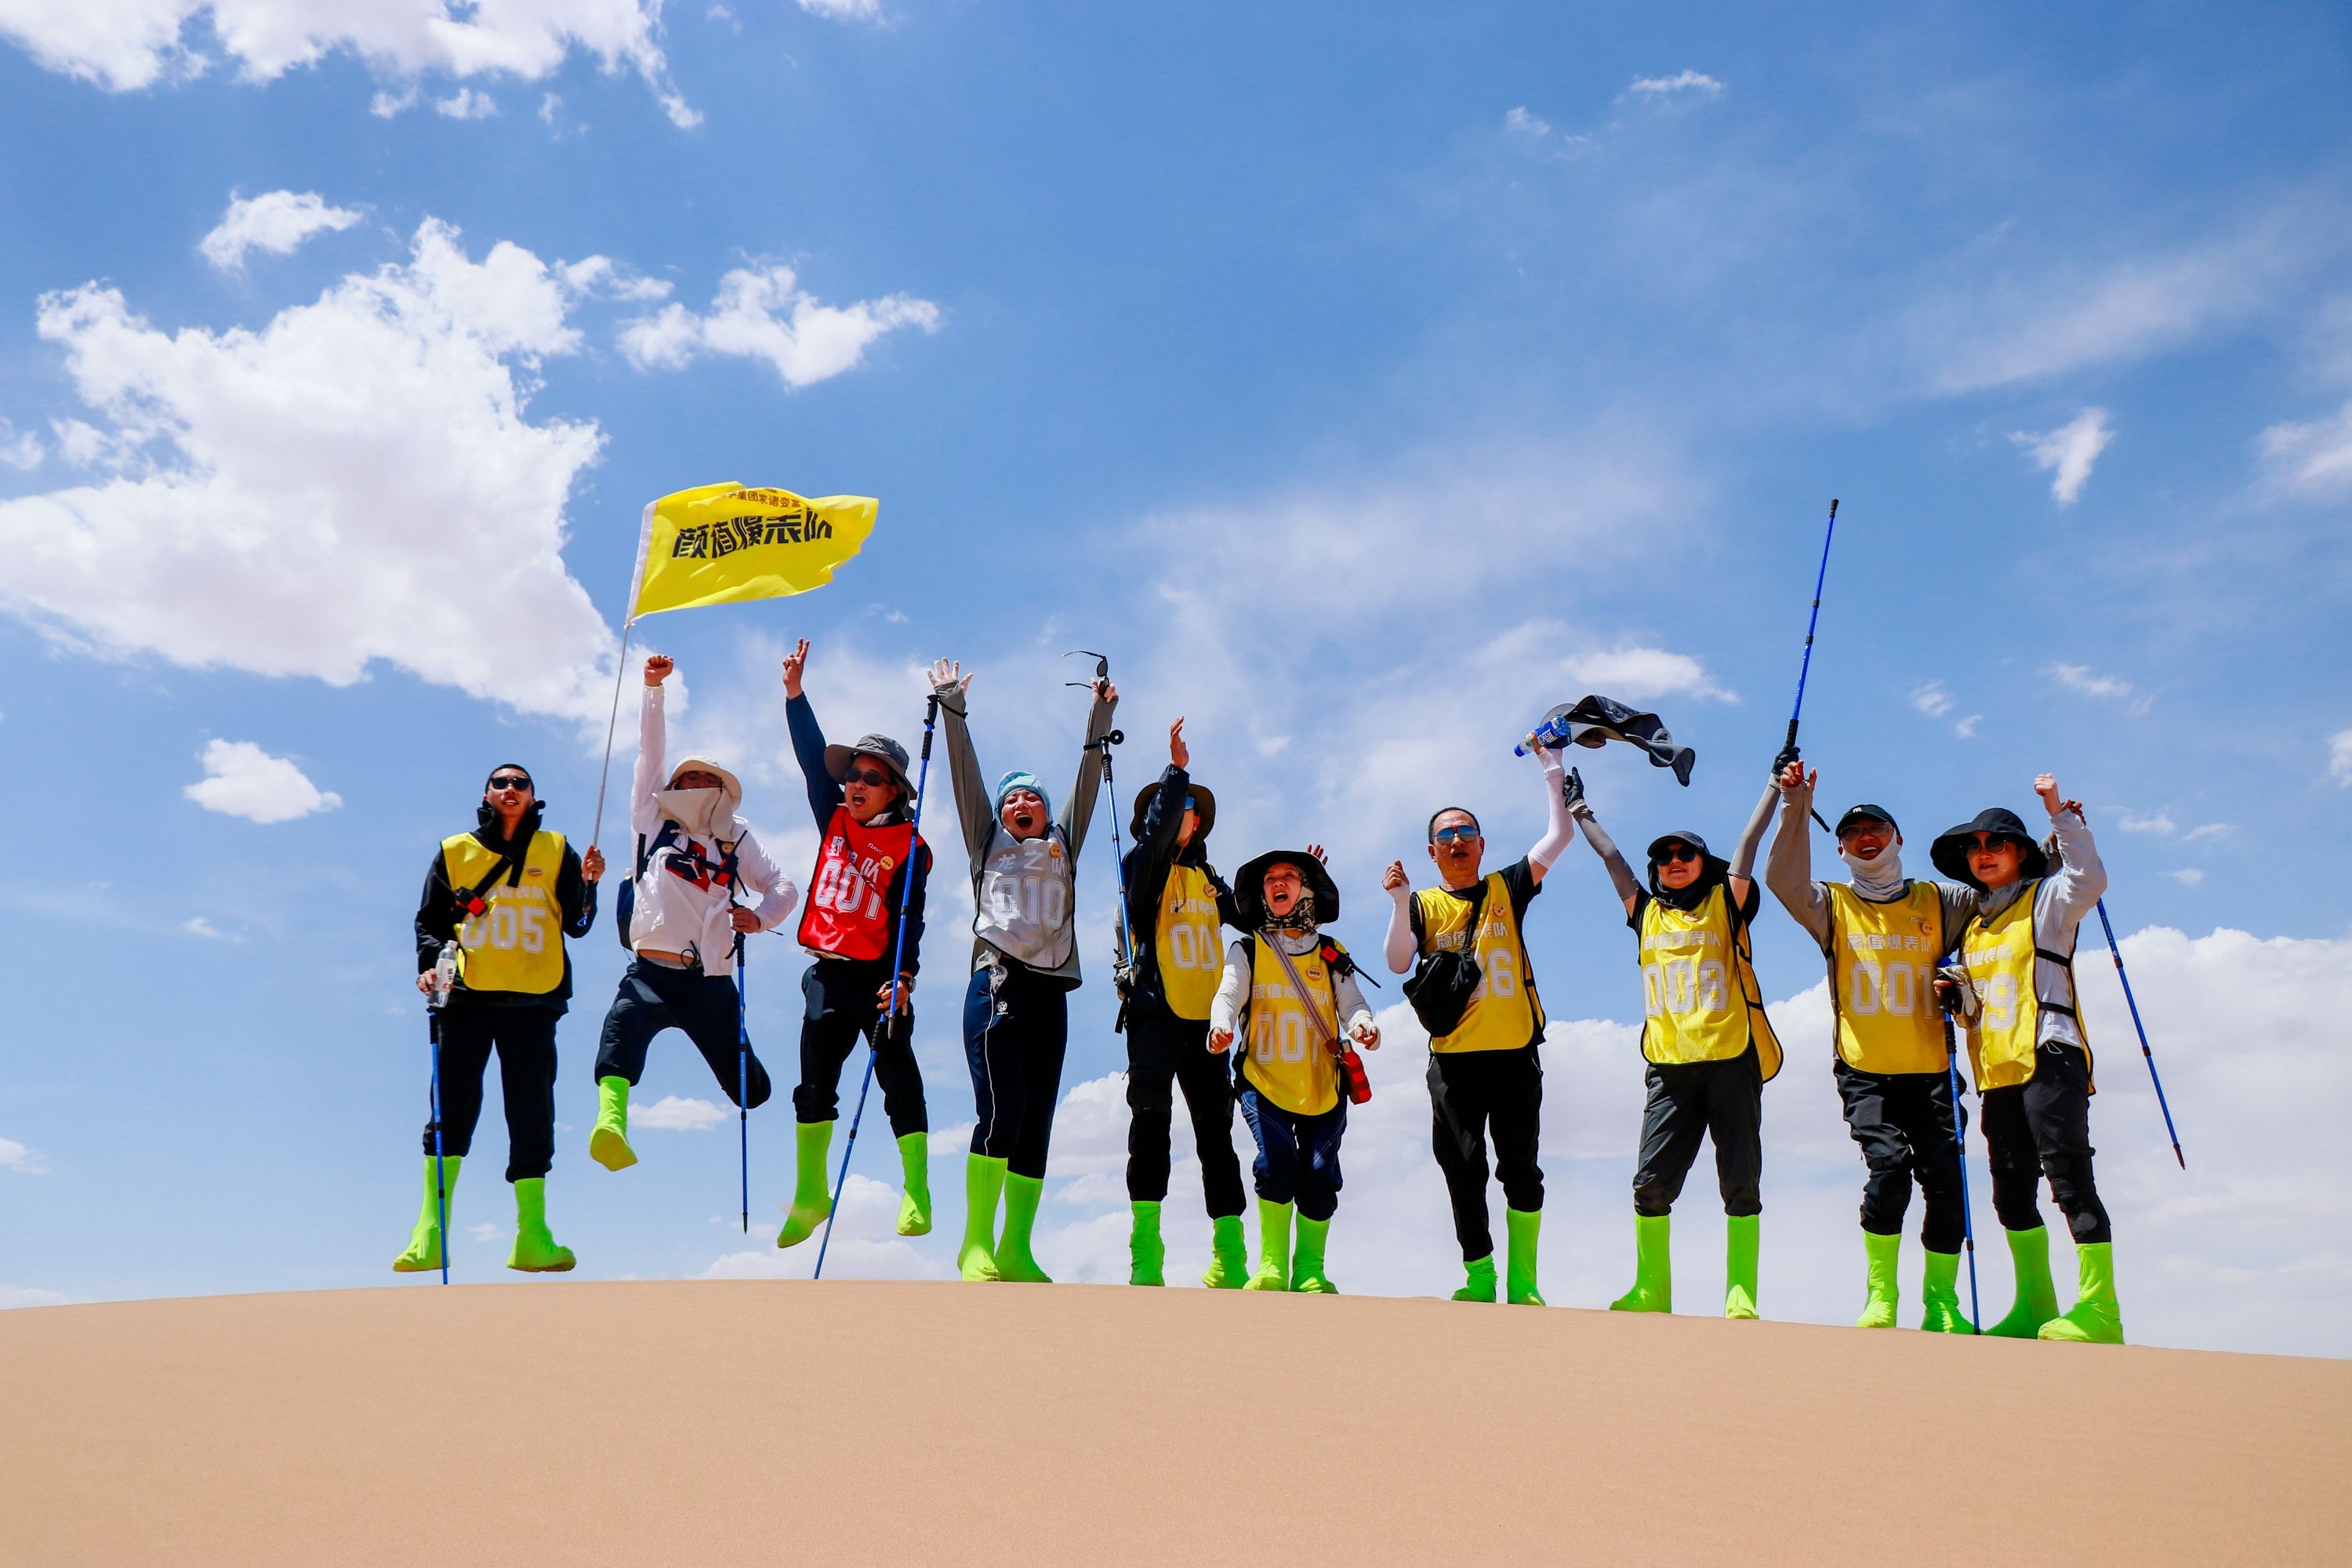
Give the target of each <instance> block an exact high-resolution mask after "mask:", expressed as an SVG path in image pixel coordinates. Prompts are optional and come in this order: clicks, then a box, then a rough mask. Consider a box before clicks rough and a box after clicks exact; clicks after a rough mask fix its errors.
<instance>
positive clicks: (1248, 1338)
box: [0, 1281, 2352, 1565]
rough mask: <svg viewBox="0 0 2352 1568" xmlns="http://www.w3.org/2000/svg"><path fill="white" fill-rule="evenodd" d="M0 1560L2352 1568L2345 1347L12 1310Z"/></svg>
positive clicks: (881, 1313)
mask: <svg viewBox="0 0 2352 1568" xmlns="http://www.w3.org/2000/svg"><path fill="white" fill-rule="evenodd" d="M0 1391H5V1393H0V1541H5V1552H0V1556H5V1559H6V1560H7V1561H8V1562H10V1563H23V1564H27V1565H33V1564H40V1565H47V1564H65V1563H107V1564H115V1565H120V1564H130V1563H238V1564H275V1563H289V1564H305V1565H315V1564H340V1563H419V1562H428V1561H440V1562H446V1563H591V1562H593V1563H698V1564H730V1563H797V1562H808V1561H819V1560H830V1561H843V1562H858V1563H864V1562H883V1561H890V1562H899V1563H1179V1562H1181V1563H1244V1562H1266V1563H1339V1562H1349V1563H1433V1562H1466V1561H1470V1560H1473V1559H1477V1560H1483V1561H1487V1562H1496V1563H1717V1564H1719V1563H1735V1562H1745V1563H1881V1562H1885V1563H1893V1562H1901V1563H1974V1564H1982V1563H1991V1562H2000V1563H2135V1564H2152V1563H2323V1562H2326V1563H2341V1562H2343V1561H2345V1552H2347V1542H2352V1484H2347V1479H2346V1478H2347V1474H2352V1364H2347V1363H2336V1362H2326V1361H2310V1360H2298V1359H2291V1358H2285V1357H2272V1356H2251V1355H2222V1354H2211V1353H2205V1352H2186V1351H2168V1350H2149V1349H2142V1348H2138V1347H2126V1348H2122V1349H2106V1348H2096V1347H2083V1346H2070V1345H2042V1344H2036V1343H2031V1342H2027V1343H2016V1342H2002V1341H1991V1340H1976V1341H1962V1340H1950V1339H1945V1338H1941V1337H1938V1336H1935V1335H1928V1334H1921V1333H1916V1332H1907V1331H1905V1332H1893V1333H1864V1332H1861V1331H1853V1330H1839V1329H1825V1328H1816V1327H1809V1326H1802V1325H1796V1324H1785V1323H1770V1322H1764V1323H1726V1322H1722V1321H1712V1320H1708V1319H1705V1318H1699V1317H1675V1318H1673V1319H1654V1318H1649V1319H1640V1318H1630V1317H1623V1316H1612V1315H1611V1314H1609V1313H1606V1312H1591V1311H1572V1310H1533V1309H1526V1308H1521V1309H1511V1308H1497V1307H1469V1306H1458V1305H1455V1304H1454V1303H1451V1302H1442V1301H1434V1300H1374V1299H1369V1298H1349V1297H1341V1298H1338V1299H1317V1298H1302V1297H1260V1296H1255V1295H1240V1294H1227V1293H1218V1294H1215V1295H1212V1294H1211V1293H1209V1292H1207V1291H1202V1290H1137V1289H1106V1288H1098V1287H1091V1288H1090V1287H1073V1286H1054V1287H1050V1288H1049V1287H1043V1286H990V1287H974V1286H963V1285H934V1284H907V1283H878V1282H856V1281H844V1282H839V1283H830V1282H829V1283H824V1284H808V1283H794V1282H744V1283H721V1282H673V1283H642V1284H604V1283H572V1282H569V1281H564V1282H534V1283H530V1284H515V1285H469V1286H455V1287H451V1288H447V1289H443V1288H441V1287H439V1286H437V1285H413V1286H407V1287H403V1288H387V1289H371V1290H351V1291H326V1292H314V1293H306V1294H296V1295H274V1296H244V1297H222V1298H211V1299H202V1300H168V1301H142V1302H127V1303H121V1304H114V1305H99V1306H73V1307H51V1308H38V1309H33V1310H20V1311H11V1312H5V1313H0Z"/></svg>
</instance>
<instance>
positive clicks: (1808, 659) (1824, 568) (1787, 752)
mask: <svg viewBox="0 0 2352 1568" xmlns="http://www.w3.org/2000/svg"><path fill="white" fill-rule="evenodd" d="M1837 509H1838V503H1837V498H1836V497H1835V496H1832V497H1831V498H1830V525H1829V528H1828V529H1827V531H1824V532H1823V533H1822V563H1821V566H1820V568H1819V570H1817V571H1815V572H1814V574H1813V609H1812V614H1811V616H1808V617H1807V618H1806V621H1805V656H1804V658H1802V659H1801V661H1799V663H1798V665H1797V700H1796V701H1795V703H1794V704H1792V705H1791V706H1790V709H1789V736H1788V739H1787V740H1785V741H1783V742H1780V756H1779V757H1778V758H1777V759H1775V761H1774V764H1773V773H1774V775H1775V776H1776V777H1777V776H1778V775H1779V773H1780V769H1781V768H1783V767H1785V766H1787V765H1788V764H1789V763H1792V762H1794V761H1796V759H1797V720H1798V717H1799V715H1801V714H1802V713H1803V712H1804V710H1805V679H1806V677H1808V676H1810V675H1811V674H1812V672H1813V633H1814V632H1815V631H1816V630H1817V629H1818V628H1819V627H1820V626H1821V624H1822V584H1824V583H1826V582H1828V581H1829V575H1830V542H1831V541H1832V540H1834V539H1835V538H1836V537H1837ZM1812 816H1813V820H1814V821H1815V822H1821V823H1822V832H1824V833H1827V832H1828V831H1829V830H1830V825H1829V824H1828V823H1826V822H1822V814H1821V813H1820V812H1818V811H1817V812H1814V813H1813V814H1812Z"/></svg>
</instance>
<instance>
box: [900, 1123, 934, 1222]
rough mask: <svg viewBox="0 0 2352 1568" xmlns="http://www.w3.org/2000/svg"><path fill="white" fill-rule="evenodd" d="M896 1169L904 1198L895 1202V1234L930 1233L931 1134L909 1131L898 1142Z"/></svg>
mask: <svg viewBox="0 0 2352 1568" xmlns="http://www.w3.org/2000/svg"><path fill="white" fill-rule="evenodd" d="M898 1170H899V1172H900V1173H901V1174H903V1175H904V1176H905V1177H906V1179H907V1195H906V1196H905V1197H903V1198H900V1199H899V1200H898V1234H899V1235H900V1236H929V1235H930V1234H931V1135H930V1134H929V1133H928V1132H909V1133H908V1134H907V1135H906V1136H905V1137H904V1138H901V1139H899V1140H898Z"/></svg>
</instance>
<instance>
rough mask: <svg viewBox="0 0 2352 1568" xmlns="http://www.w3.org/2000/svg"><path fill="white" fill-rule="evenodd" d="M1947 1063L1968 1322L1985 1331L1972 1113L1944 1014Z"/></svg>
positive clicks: (1957, 1055)
mask: <svg viewBox="0 0 2352 1568" xmlns="http://www.w3.org/2000/svg"><path fill="white" fill-rule="evenodd" d="M1944 1062H1945V1065H1946V1067H1947V1068H1948V1069H1949V1071H1950V1073H1951V1080H1952V1128H1953V1131H1954V1135H1955V1136H1956V1137H1957V1138H1958V1141H1959V1145H1960V1240H1961V1242H1962V1244H1963V1245H1964V1246H1966V1247H1967V1248H1968V1254H1969V1323H1970V1324H1971V1325H1972V1326H1974V1327H1975V1329H1976V1331H1977V1332H1979V1333H1982V1332H1984V1327H1983V1324H1984V1303H1983V1302H1982V1301H1981V1300H1979V1299H1978V1297H1977V1226H1976V1219H1975V1216H1974V1215H1971V1214H1970V1213H1969V1112H1968V1108H1967V1107H1966V1106H1964V1105H1962V1104H1961V1103H1960V1050H1959V1047H1958V1045H1957V1044H1956V1043H1955V1042H1954V1040H1953V1038H1952V1016H1951V1015H1950V1014H1949V1013H1946V1014H1945V1015H1944Z"/></svg>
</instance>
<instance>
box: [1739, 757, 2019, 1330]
mask: <svg viewBox="0 0 2352 1568" xmlns="http://www.w3.org/2000/svg"><path fill="white" fill-rule="evenodd" d="M1820 776H1821V775H1820V773H1819V772H1818V771H1817V770H1816V771H1812V772H1808V771H1807V769H1806V768H1805V765H1804V764H1803V763H1799V762H1794V761H1792V762H1790V763H1788V764H1787V765H1786V766H1785V767H1784V768H1783V769H1782V770H1781V773H1780V827H1779V829H1778V831H1777V832H1776V833H1775V834H1774V835H1773V838H1772V855H1771V858H1770V859H1769V861H1768V862H1767V863H1766V865H1765V868H1764V882H1765V885H1766V886H1767V887H1769V888H1770V889H1772V896H1773V897H1774V898H1776V899H1778V900H1780V903H1781V905H1782V906H1783V907H1784V908H1786V909H1787V910H1788V911H1789V913H1790V914H1791V915H1793V916H1794V917H1796V921H1797V923H1798V924H1799V925H1801V926H1802V927H1804V928H1805V931H1807V933H1808V934H1810V935H1811V937H1812V939H1813V940H1814V941H1815V942H1818V943H1820V944H1821V949H1822V954H1823V955H1824V956H1825V957H1826V958H1827V960H1828V962H1829V980H1830V1011H1831V1014H1832V1018H1833V1020H1834V1021H1833V1022H1832V1026H1831V1028H1832V1036H1833V1038H1834V1041H1835V1046H1836V1052H1837V1054H1836V1058H1835V1062H1834V1065H1833V1066H1832V1072H1833V1073H1834V1074H1835V1075H1836V1078H1837V1086H1838V1095H1839V1098H1840V1099H1841V1100H1843V1101H1844V1103H1845V1122H1846V1128H1847V1131H1850V1132H1852V1133H1853V1141H1854V1142H1855V1143H1856V1144H1858V1145H1859V1146H1860V1147H1861V1149H1862V1157H1863V1163H1864V1164H1865V1165H1866V1166H1867V1167H1868V1168H1869V1172H1870V1173H1869V1176H1868V1178H1867V1179H1866V1181H1865V1182H1864V1185H1863V1191H1862V1241H1863V1248H1864V1255H1865V1257H1866V1258H1867V1261H1868V1268H1867V1272H1866V1275H1865V1279H1866V1281H1867V1283H1866V1289H1867V1291H1868V1299H1867V1300H1866V1302H1865V1303H1864V1307H1863V1311H1862V1316H1861V1317H1860V1318H1858V1319H1857V1320H1855V1326H1856V1327H1857V1328H1864V1329H1891V1328H1893V1327H1894V1326H1895V1306H1896V1303H1897V1300H1898V1293H1897V1291H1896V1289H1895V1266H1896V1263H1897V1261H1898V1259H1899V1257H1900V1254H1901V1251H1902V1247H1903V1215H1904V1211H1905V1210H1906V1209H1907V1208H1909V1206H1910V1204H1911V1186H1912V1184H1913V1183H1914V1182H1916V1183H1917V1184H1918V1186H1919V1191H1920V1194H1921V1196H1922V1197H1923V1198H1924V1199H1925V1205H1924V1206H1925V1208H1926V1214H1925V1215H1924V1216H1923V1218H1922V1220H1921V1222H1920V1226H1919V1240H1920V1243H1921V1244H1922V1245H1923V1246H1924V1247H1926V1249H1927V1273H1926V1279H1925V1284H1924V1285H1923V1287H1922V1289H1921V1291H1920V1296H1921V1300H1922V1303H1923V1308H1924V1310H1923V1315H1922V1318H1921V1321H1920V1324H1919V1326H1920V1327H1921V1328H1923V1329H1928V1330H1932V1331H1938V1332H1943V1333H1959V1334H1971V1333H1974V1332H1976V1328H1975V1325H1973V1324H1971V1323H1970V1322H1969V1321H1968V1319H1966V1318H1965V1317H1963V1316H1961V1315H1960V1295H1959V1268H1960V1244H1961V1242H1962V1241H1963V1240H1965V1239H1966V1237H1967V1234H1968V1220H1967V1214H1966V1206H1965V1205H1966V1204H1967V1202H1968V1194H1967V1191H1966V1190H1965V1189H1964V1188H1963V1187H1962V1185H1961V1181H1962V1176H1961V1172H1960V1143H1959V1123H1958V1118H1959V1108H1958V1105H1957V1104H1955V1102H1954V1100H1953V1098H1952V1075H1951V1059H1950V1053H1949V1051H1948V1049H1947V1047H1946V1045H1945V1038H1944V1029H1943V1024H1942V1021H1941V1019H1940V1017H1939V1016H1938V1013H1937V1005H1936V988H1935V982H1936V969H1937V964H1938V963H1941V962H1942V961H1943V958H1944V955H1945V954H1947V953H1948V952H1951V951H1952V949H1953V948H1954V947H1955V946H1957V945H1958V942H1959V940H1960V932H1961V931H1964V930H1965V929H1967V926H1968V922H1969V916H1970V915H1972V914H1974V913H1975V911H1976V894H1975V892H1974V891H1973V890H1972V889H1968V888H1961V887H1953V886H1950V885H1948V884H1944V883H1937V882H1914V881H1912V880H1910V879H1908V878H1906V877H1905V876H1904V875H1903V857H1902V847H1903V834H1902V831H1901V829H1899V828H1897V827H1896V826H1895V818H1894V817H1893V816H1891V815H1889V814H1888V813H1887V811H1886V810H1885V808H1884V807H1882V806H1876V805H1855V806H1852V807H1849V808H1848V809H1847V811H1846V813H1845V815H1844V816H1841V817H1839V818H1838V822H1837V828H1836V837H1837V841H1838V858H1840V859H1842V860H1843V861H1844V862H1845V863H1846V865H1847V867H1848V868H1851V869H1852V871H1853V881H1852V882H1851V883H1846V882H1816V881H1814V880H1813V879H1812V842H1811V837H1810V835H1811V832H1812V804H1813V788H1814V785H1815V784H1818V783H1819V782H1820Z"/></svg>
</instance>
